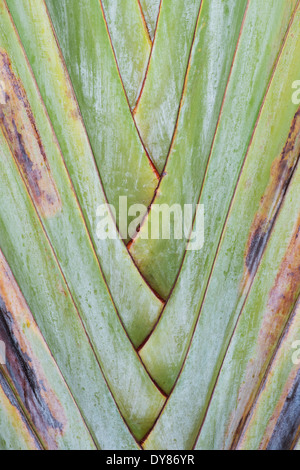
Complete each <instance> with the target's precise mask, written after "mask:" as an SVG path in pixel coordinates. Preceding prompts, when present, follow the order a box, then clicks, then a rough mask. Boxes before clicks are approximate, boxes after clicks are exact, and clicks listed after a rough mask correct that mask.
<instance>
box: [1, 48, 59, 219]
mask: <svg viewBox="0 0 300 470" xmlns="http://www.w3.org/2000/svg"><path fill="white" fill-rule="evenodd" d="M0 84H1V93H0V97H1V101H0V127H1V129H2V131H3V134H4V136H5V138H6V140H7V142H8V144H9V147H10V149H11V152H12V154H13V156H14V158H15V161H16V163H17V165H18V168H19V170H20V171H21V173H22V175H23V177H24V179H25V182H26V185H27V187H28V189H29V192H30V194H31V196H32V198H33V200H34V202H35V204H36V206H37V207H38V208H39V210H40V212H41V215H42V216H43V217H53V216H54V215H55V214H56V213H57V212H58V211H59V210H60V209H61V200H60V197H59V194H58V191H57V188H56V185H55V182H54V180H53V177H52V175H51V171H50V168H49V164H48V161H47V157H46V154H45V150H44V147H43V144H42V141H41V138H40V135H39V132H38V130H37V127H36V124H35V119H34V116H33V113H32V110H31V107H30V104H29V101H28V99H27V96H26V92H25V89H24V87H23V85H22V83H21V81H20V80H19V79H18V78H17V77H16V76H15V74H14V72H13V70H12V67H11V62H10V60H9V57H8V55H7V53H6V52H5V51H3V50H1V49H0Z"/></svg>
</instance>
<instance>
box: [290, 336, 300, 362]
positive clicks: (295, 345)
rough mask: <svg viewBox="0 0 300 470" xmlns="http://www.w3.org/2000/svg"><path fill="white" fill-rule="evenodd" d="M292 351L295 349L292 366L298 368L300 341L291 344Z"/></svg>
mask: <svg viewBox="0 0 300 470" xmlns="http://www.w3.org/2000/svg"><path fill="white" fill-rule="evenodd" d="M292 349H295V352H294V353H293V355H292V361H293V364H294V365H295V366H298V365H299V364H300V340H298V341H294V342H293V344H292Z"/></svg>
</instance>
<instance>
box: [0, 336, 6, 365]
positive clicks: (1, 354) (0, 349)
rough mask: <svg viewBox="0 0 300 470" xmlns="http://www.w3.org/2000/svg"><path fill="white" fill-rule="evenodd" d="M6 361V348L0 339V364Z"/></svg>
mask: <svg viewBox="0 0 300 470" xmlns="http://www.w3.org/2000/svg"><path fill="white" fill-rule="evenodd" d="M5 363H6V349H5V343H4V341H0V364H1V365H5Z"/></svg>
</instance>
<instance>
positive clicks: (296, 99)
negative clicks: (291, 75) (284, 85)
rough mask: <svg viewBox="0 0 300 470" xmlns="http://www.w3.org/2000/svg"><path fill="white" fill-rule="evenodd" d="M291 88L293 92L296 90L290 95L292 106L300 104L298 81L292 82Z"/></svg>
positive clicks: (299, 85)
mask: <svg viewBox="0 0 300 470" xmlns="http://www.w3.org/2000/svg"><path fill="white" fill-rule="evenodd" d="M292 88H293V90H296V91H295V92H294V93H293V94H292V102H293V104H300V80H296V81H295V82H293V84H292Z"/></svg>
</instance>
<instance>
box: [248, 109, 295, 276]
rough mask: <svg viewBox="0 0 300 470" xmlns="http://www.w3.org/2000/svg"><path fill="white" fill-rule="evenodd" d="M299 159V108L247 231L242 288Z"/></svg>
mask: <svg viewBox="0 0 300 470" xmlns="http://www.w3.org/2000/svg"><path fill="white" fill-rule="evenodd" d="M299 156H300V108H299V110H298V111H297V113H296V114H295V116H294V119H293V121H292V124H291V128H290V132H289V136H288V139H287V142H286V144H285V146H284V148H283V150H282V152H281V155H280V156H279V157H278V158H276V159H275V160H274V162H273V164H272V167H271V174H270V181H269V184H268V186H267V188H266V191H265V194H264V196H263V197H262V199H261V202H260V206H259V209H258V212H257V213H256V216H255V218H254V221H253V223H252V226H251V229H250V236H249V239H248V242H247V248H246V253H245V274H244V279H243V285H245V284H247V283H248V281H249V280H250V281H251V279H252V278H253V275H254V274H255V272H256V270H257V266H258V264H259V261H260V259H261V255H262V252H263V250H264V248H265V246H266V243H267V241H268V238H269V236H270V232H271V229H272V226H273V223H274V220H275V218H276V216H277V213H278V210H279V208H280V205H281V203H282V200H283V198H284V195H285V193H286V190H287V187H288V185H289V183H290V180H291V177H292V175H293V172H294V169H295V167H296V165H297V162H298V160H299Z"/></svg>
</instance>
